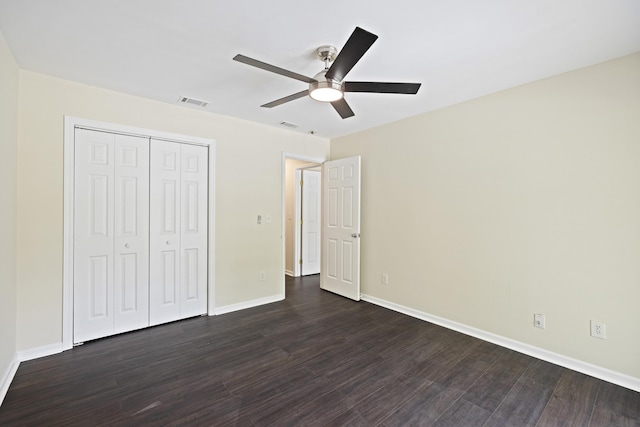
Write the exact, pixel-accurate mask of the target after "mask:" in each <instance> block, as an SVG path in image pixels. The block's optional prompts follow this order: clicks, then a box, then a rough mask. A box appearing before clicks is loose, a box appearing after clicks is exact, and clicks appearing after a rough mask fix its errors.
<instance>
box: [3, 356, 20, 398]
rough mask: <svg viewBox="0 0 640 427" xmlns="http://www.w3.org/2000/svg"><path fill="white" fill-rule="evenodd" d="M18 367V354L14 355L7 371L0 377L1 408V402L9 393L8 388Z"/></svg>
mask: <svg viewBox="0 0 640 427" xmlns="http://www.w3.org/2000/svg"><path fill="white" fill-rule="evenodd" d="M19 366H20V361H19V360H18V354H17V353H16V355H15V356H13V360H12V361H11V363H10V364H9V366H8V367H7V370H6V371H5V372H4V374H3V375H2V377H0V406H2V402H4V398H5V396H6V395H7V392H8V391H9V386H10V385H11V382H12V381H13V377H15V376H16V372H18V367H19Z"/></svg>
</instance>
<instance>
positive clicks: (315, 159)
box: [280, 151, 328, 299]
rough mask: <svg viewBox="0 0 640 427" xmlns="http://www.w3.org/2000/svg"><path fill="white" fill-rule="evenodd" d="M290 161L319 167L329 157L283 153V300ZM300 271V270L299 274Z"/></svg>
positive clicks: (281, 285) (281, 227)
mask: <svg viewBox="0 0 640 427" xmlns="http://www.w3.org/2000/svg"><path fill="white" fill-rule="evenodd" d="M288 159H291V160H300V161H303V162H308V163H315V164H316V165H317V166H322V164H323V163H324V162H326V161H327V160H328V158H327V157H324V158H322V157H311V156H306V155H303V154H296V153H290V152H286V151H283V152H282V174H281V175H282V177H281V184H282V185H281V196H280V199H281V200H280V201H281V212H282V217H281V221H282V223H281V224H280V229H281V230H282V234H281V235H280V241H281V243H282V248H281V251H282V254H281V256H280V258H281V260H282V261H281V265H280V271H281V272H282V275H281V276H282V277H281V282H280V297H281V298H282V299H284V298H285V271H286V269H287V239H286V236H285V233H286V230H287V206H286V195H287V160H288ZM321 268H322V267H321ZM299 271H300V270H298V272H299Z"/></svg>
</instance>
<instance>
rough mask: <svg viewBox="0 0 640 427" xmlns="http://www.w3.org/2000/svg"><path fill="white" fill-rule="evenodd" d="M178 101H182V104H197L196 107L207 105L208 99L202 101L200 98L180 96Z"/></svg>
mask: <svg viewBox="0 0 640 427" xmlns="http://www.w3.org/2000/svg"><path fill="white" fill-rule="evenodd" d="M178 102H182V103H183V104H191V105H197V106H198V107H206V106H207V105H209V102H208V101H203V100H201V99H196V98H189V97H188V96H181V97H180V99H178Z"/></svg>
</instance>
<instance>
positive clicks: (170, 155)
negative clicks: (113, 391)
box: [149, 140, 208, 325]
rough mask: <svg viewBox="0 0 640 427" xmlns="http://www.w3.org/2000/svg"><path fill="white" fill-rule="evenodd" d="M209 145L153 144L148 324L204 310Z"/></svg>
mask: <svg viewBox="0 0 640 427" xmlns="http://www.w3.org/2000/svg"><path fill="white" fill-rule="evenodd" d="M207 183H208V149H207V147H201V146H193V145H188V144H179V143H174V142H168V141H161V140H152V142H151V191H150V197H151V200H150V206H151V212H152V213H153V214H152V215H151V218H150V224H149V226H150V258H151V259H150V297H149V300H150V307H149V318H150V324H151V325H157V324H160V323H166V322H171V321H174V320H178V319H183V318H186V317H191V316H197V315H199V314H204V313H206V312H207V215H208V203H207V194H208V186H207Z"/></svg>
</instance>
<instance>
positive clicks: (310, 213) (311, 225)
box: [300, 169, 322, 276]
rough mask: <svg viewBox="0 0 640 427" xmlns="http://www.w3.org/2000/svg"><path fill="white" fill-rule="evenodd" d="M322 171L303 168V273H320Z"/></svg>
mask: <svg viewBox="0 0 640 427" xmlns="http://www.w3.org/2000/svg"><path fill="white" fill-rule="evenodd" d="M321 179H322V173H321V172H320V171H314V170H305V169H303V170H302V233H301V236H302V244H301V247H302V254H301V260H302V263H301V266H300V267H301V275H303V276H308V275H310V274H318V273H320V252H321V238H320V235H321V234H320V233H321V231H322V223H321V218H322V203H321V189H322V182H321Z"/></svg>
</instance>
